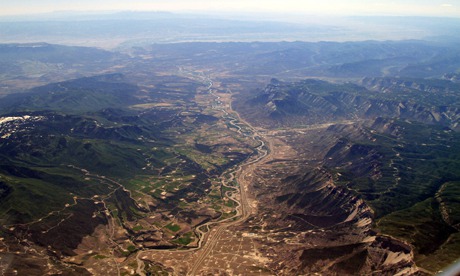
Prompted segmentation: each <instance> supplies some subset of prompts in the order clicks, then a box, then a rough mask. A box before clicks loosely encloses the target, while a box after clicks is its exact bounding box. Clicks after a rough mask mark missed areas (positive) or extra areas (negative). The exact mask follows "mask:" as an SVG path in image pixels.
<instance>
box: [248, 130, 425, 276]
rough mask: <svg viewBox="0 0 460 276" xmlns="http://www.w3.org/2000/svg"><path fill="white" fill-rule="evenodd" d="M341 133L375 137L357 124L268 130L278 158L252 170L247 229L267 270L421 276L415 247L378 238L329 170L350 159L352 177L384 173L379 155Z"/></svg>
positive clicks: (368, 214) (367, 215)
mask: <svg viewBox="0 0 460 276" xmlns="http://www.w3.org/2000/svg"><path fill="white" fill-rule="evenodd" d="M344 134H348V138H352V137H353V138H355V139H356V138H358V137H359V138H360V139H368V140H369V139H371V136H369V134H368V133H366V132H365V131H364V130H363V129H362V128H361V127H359V126H357V125H332V126H329V127H325V126H320V127H317V128H310V129H303V130H297V131H293V130H291V131H272V132H270V131H269V132H267V136H266V137H267V138H268V140H269V142H270V144H271V146H272V147H271V149H272V151H273V152H272V156H273V157H272V158H270V159H269V160H266V161H265V162H264V163H263V164H261V165H260V166H259V167H258V168H257V169H256V170H255V173H254V181H253V186H252V191H253V193H254V195H255V200H256V201H257V213H256V214H255V215H254V217H252V218H251V219H250V220H249V221H248V224H247V225H246V226H245V227H244V228H245V230H246V231H250V232H253V233H254V236H255V237H256V240H257V241H258V243H259V246H260V250H261V252H262V254H264V255H265V256H267V257H268V258H269V259H270V262H267V266H268V267H269V268H270V269H271V270H272V271H279V272H280V274H282V275H293V274H307V275H309V274H313V273H321V274H322V275H367V274H371V273H375V272H376V271H378V272H379V274H381V275H396V274H398V273H401V274H407V275H408V274H417V273H419V272H418V268H417V267H416V265H415V264H414V261H413V249H412V247H411V245H409V244H407V243H405V242H403V241H400V240H397V239H394V238H391V237H388V236H383V235H380V234H378V233H377V232H376V231H375V230H374V228H373V227H374V226H373V225H374V223H375V221H374V212H373V210H372V209H371V208H370V207H369V205H368V204H367V203H366V202H365V201H364V200H363V199H362V198H361V197H360V195H359V194H358V193H356V192H355V191H353V190H351V189H348V188H347V187H346V186H342V185H338V183H337V177H336V175H335V174H334V173H331V170H330V169H329V166H330V165H331V164H332V163H333V161H334V160H333V159H335V158H338V157H340V158H342V160H335V161H334V162H337V164H338V163H343V162H345V160H349V161H350V164H349V166H350V168H349V169H350V170H352V169H354V172H355V173H359V174H366V173H370V172H372V171H378V170H379V167H380V165H379V154H378V153H377V152H376V151H375V150H373V149H371V148H366V147H363V146H359V145H353V144H352V143H351V142H346V139H345V138H343V137H344ZM319 141H322V143H319ZM318 144H321V146H318ZM362 156H363V157H364V158H365V159H364V160H363V162H356V164H352V163H353V162H352V161H355V160H354V159H356V157H358V159H359V160H362V159H361V157H362Z"/></svg>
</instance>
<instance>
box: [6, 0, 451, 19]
mask: <svg viewBox="0 0 460 276" xmlns="http://www.w3.org/2000/svg"><path fill="white" fill-rule="evenodd" d="M120 10H131V11H172V12H194V11H195V12H209V13H215V12H217V13H222V12H227V13H228V12H230V13H235V12H245V13H247V12H258V13H264V12H267V13H283V14H289V13H293V14H315V15H399V16H437V17H439V16H440V17H460V0H398V1H392V0H386V1H384V0H346V1H345V0H322V1H321V0H320V1H318V0H281V1H280V0H277V1H275V0H168V1H165V0H132V1H120V0H0V16H2V15H20V14H36V13H47V12H54V11H120Z"/></svg>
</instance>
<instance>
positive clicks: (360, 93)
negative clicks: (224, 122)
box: [235, 78, 460, 129]
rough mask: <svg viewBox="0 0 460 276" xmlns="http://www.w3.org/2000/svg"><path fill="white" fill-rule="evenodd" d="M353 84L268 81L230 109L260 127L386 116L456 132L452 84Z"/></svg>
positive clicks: (458, 114) (458, 119) (459, 116)
mask: <svg viewBox="0 0 460 276" xmlns="http://www.w3.org/2000/svg"><path fill="white" fill-rule="evenodd" d="M438 82H441V83H438ZM359 84H360V85H355V84H350V83H347V84H332V83H328V82H324V81H319V80H304V81H301V82H296V83H285V82H280V81H277V80H272V82H271V83H270V84H268V85H267V86H266V87H265V88H264V89H263V90H261V91H258V93H257V95H256V96H252V97H250V98H249V99H241V100H238V101H236V104H235V107H236V109H237V110H238V111H239V112H241V114H242V115H243V116H244V117H246V118H247V119H248V120H249V121H250V122H252V123H255V124H258V125H263V126H265V127H271V126H278V127H279V126H291V127H292V126H299V125H311V124H318V123H328V122H331V121H344V120H357V119H375V118H378V117H388V118H400V119H408V120H413V121H418V122H421V123H426V124H440V125H443V126H448V127H450V128H453V129H458V128H459V123H460V109H459V106H457V105H455V102H456V101H457V97H458V96H457V95H456V93H457V91H459V90H460V85H459V84H457V83H454V82H451V81H448V80H435V81H431V82H430V81H428V80H421V79H410V80H403V79H398V78H365V79H363V80H362V81H361V82H360V83H359Z"/></svg>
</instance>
